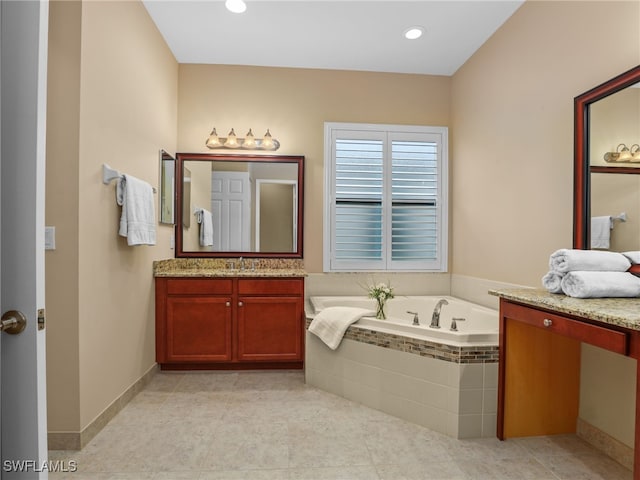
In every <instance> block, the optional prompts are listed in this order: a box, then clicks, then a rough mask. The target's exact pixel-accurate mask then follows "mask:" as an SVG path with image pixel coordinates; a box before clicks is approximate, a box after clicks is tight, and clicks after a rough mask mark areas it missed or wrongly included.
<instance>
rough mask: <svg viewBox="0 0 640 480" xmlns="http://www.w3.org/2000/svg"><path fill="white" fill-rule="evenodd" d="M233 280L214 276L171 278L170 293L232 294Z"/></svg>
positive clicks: (168, 281)
mask: <svg viewBox="0 0 640 480" xmlns="http://www.w3.org/2000/svg"><path fill="white" fill-rule="evenodd" d="M232 292H233V280H231V279H229V278H225V279H217V278H216V279H212V278H169V279H167V293H168V294H169V295H231V293H232Z"/></svg>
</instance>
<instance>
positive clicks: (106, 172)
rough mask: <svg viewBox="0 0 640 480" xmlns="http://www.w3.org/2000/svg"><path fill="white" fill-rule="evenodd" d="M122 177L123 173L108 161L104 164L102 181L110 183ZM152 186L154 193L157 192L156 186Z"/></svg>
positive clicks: (106, 183)
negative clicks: (108, 163)
mask: <svg viewBox="0 0 640 480" xmlns="http://www.w3.org/2000/svg"><path fill="white" fill-rule="evenodd" d="M120 177H122V174H121V173H120V172H119V171H118V170H115V169H113V168H111V167H110V166H109V165H107V164H106V163H103V164H102V183H104V184H105V185H108V184H109V183H111V182H112V181H113V180H116V179H118V178H120ZM152 188H153V193H156V187H152Z"/></svg>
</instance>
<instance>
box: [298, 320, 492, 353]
mask: <svg viewBox="0 0 640 480" xmlns="http://www.w3.org/2000/svg"><path fill="white" fill-rule="evenodd" d="M311 320H312V319H310V318H307V319H306V328H307V330H308V329H309V325H310V324H311ZM344 338H346V339H348V340H354V341H356V342H360V343H367V344H369V345H375V346H377V347H382V348H389V349H391V350H397V351H399V352H405V353H411V354H413V355H419V356H421V357H430V358H435V359H438V360H444V361H445V362H452V363H461V364H467V363H498V360H499V352H498V345H489V346H470V347H457V346H453V345H445V344H442V343H437V342H430V341H428V340H421V339H416V338H411V337H406V336H404V335H396V334H392V333H386V332H378V331H376V330H370V329H368V328H360V327H353V326H350V327H349V328H348V329H347V331H346V333H345V335H344Z"/></svg>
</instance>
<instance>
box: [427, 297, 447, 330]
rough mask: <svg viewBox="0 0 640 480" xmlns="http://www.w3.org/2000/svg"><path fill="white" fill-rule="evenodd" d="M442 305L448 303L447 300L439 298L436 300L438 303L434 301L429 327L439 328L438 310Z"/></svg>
mask: <svg viewBox="0 0 640 480" xmlns="http://www.w3.org/2000/svg"><path fill="white" fill-rule="evenodd" d="M443 305H449V302H447V301H446V300H445V299H444V298H441V299H440V300H438V303H436V306H435V307H434V309H433V313H432V314H431V324H430V325H429V327H430V328H440V310H441V309H442V306H443Z"/></svg>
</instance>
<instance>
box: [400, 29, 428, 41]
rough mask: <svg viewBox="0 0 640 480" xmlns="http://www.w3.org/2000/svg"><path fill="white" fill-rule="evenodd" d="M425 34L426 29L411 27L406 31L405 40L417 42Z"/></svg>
mask: <svg viewBox="0 0 640 480" xmlns="http://www.w3.org/2000/svg"><path fill="white" fill-rule="evenodd" d="M423 33H424V28H422V27H411V28H408V29H407V30H405V31H404V38H407V39H409V40H415V39H417V38H420V37H421V36H422V34H423Z"/></svg>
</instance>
